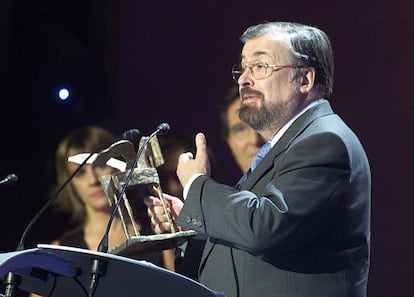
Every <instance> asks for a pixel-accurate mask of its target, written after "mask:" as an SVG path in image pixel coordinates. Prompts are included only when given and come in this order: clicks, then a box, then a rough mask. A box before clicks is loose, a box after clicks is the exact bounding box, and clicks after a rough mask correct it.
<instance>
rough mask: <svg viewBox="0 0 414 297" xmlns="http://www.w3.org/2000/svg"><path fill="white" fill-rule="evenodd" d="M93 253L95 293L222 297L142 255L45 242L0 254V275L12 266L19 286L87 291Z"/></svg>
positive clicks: (48, 292)
mask: <svg viewBox="0 0 414 297" xmlns="http://www.w3.org/2000/svg"><path fill="white" fill-rule="evenodd" d="M96 258H98V259H101V260H103V261H106V263H107V270H106V273H105V275H103V276H101V277H100V278H99V283H98V286H97V289H96V292H95V295H94V296H95V297H106V296H112V297H115V296H116V297H117V296H120V297H161V296H165V297H187V296H188V297H196V296H197V297H225V296H224V295H223V294H222V293H219V292H214V291H213V290H210V289H209V288H207V287H205V286H203V285H201V284H200V283H198V282H196V281H194V280H192V279H190V278H187V277H185V276H182V275H180V274H177V273H174V272H171V271H169V270H166V269H164V268H161V267H158V266H156V265H154V264H151V263H149V262H146V261H138V260H134V259H130V258H126V257H123V256H118V255H114V254H107V253H100V252H95V251H90V250H86V249H80V248H73V247H67V246H56V245H47V244H44V245H38V246H37V248H33V249H27V250H23V251H16V252H9V253H2V254H0V277H2V278H4V277H5V276H6V275H7V273H8V272H13V273H14V274H16V275H19V276H21V278H22V281H21V284H20V285H19V288H20V289H22V290H24V291H27V292H33V293H36V294H39V295H42V296H59V297H65V296H68V297H69V296H70V297H77V296H88V289H89V283H90V280H91V275H90V272H89V271H90V268H91V263H92V260H93V259H96ZM0 296H1V295H0Z"/></svg>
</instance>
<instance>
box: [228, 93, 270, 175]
mask: <svg viewBox="0 0 414 297" xmlns="http://www.w3.org/2000/svg"><path fill="white" fill-rule="evenodd" d="M239 108H240V96H239V89H238V87H237V86H234V87H231V88H230V89H229V90H228V92H227V94H226V95H225V96H224V97H223V100H222V102H221V104H220V123H221V132H222V133H221V134H222V136H223V139H224V140H225V141H226V142H227V144H228V146H229V148H230V150H231V153H232V154H233V157H234V160H235V161H236V163H237V165H238V166H239V167H240V169H241V171H242V172H246V171H247V169H249V167H250V163H251V162H252V160H253V157H254V156H255V155H256V153H257V152H258V150H259V148H260V147H261V146H262V145H263V143H264V141H263V138H262V137H261V136H260V134H258V133H257V132H256V131H254V130H253V129H252V128H251V127H250V126H249V125H248V124H246V123H245V122H242V121H241V120H240V117H239Z"/></svg>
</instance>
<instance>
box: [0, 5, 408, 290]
mask: <svg viewBox="0 0 414 297" xmlns="http://www.w3.org/2000/svg"><path fill="white" fill-rule="evenodd" d="M360 2H363V3H360ZM413 9H414V4H412V2H411V1H408V0H407V1H381V0H377V1H370V0H367V1H301V0H298V1H261V0H256V1H249V2H247V1H246V2H241V1H239V2H235V1H234V2H233V1H223V0H206V1H198V0H187V1H151V2H148V1H145V2H144V1H137V0H124V1H115V0H112V1H111V0H101V1H97V0H95V1H94V0H89V1H87V0H73V1H69V0H67V1H58V0H54V1H53V0H49V1H47V0H44V1H29V0H2V1H1V3H0V87H1V89H0V90H1V108H0V117H1V118H0V121H1V122H0V124H1V125H0V129H1V130H0V131H1V132H0V133H1V136H2V137H1V143H0V147H1V149H0V177H3V176H6V175H7V174H8V173H16V174H17V175H18V176H19V181H18V183H16V184H15V185H14V186H10V187H7V186H2V187H0V197H1V201H2V207H1V216H0V218H1V219H0V228H1V230H0V249H1V251H2V252H7V251H11V250H14V249H15V247H16V245H17V243H18V241H19V238H20V235H21V233H22V232H23V230H24V227H25V226H26V225H27V223H28V222H29V221H30V219H31V218H32V217H33V216H34V215H35V213H36V212H37V211H38V210H39V209H40V208H41V206H42V205H43V204H44V203H45V201H46V199H47V198H48V191H47V189H48V186H49V185H50V184H51V183H52V182H53V154H54V150H55V148H56V144H57V142H58V141H59V140H60V139H61V138H62V137H63V136H64V135H66V134H67V132H69V131H71V130H72V129H74V128H77V127H80V126H83V125H85V124H90V123H94V124H100V125H102V126H105V127H107V128H109V129H111V130H113V131H114V132H116V133H121V132H123V131H125V130H128V129H130V128H138V129H140V130H141V132H142V133H143V134H144V135H149V134H150V133H151V132H152V130H153V129H154V128H155V127H156V126H157V125H158V124H159V123H161V122H168V123H169V124H170V125H171V127H172V129H173V131H176V132H179V133H181V134H184V135H187V136H189V137H193V136H194V134H195V133H196V132H198V131H203V132H205V133H206V135H207V140H208V142H209V144H210V146H211V147H212V149H213V151H214V152H215V158H216V164H217V166H216V167H215V170H214V172H213V175H214V176H215V177H216V179H217V180H220V181H223V182H227V183H234V182H235V181H236V180H237V179H238V177H239V175H240V173H239V172H238V169H237V167H236V165H235V164H234V162H233V160H232V159H231V158H230V151H229V149H228V148H227V146H226V144H225V143H224V141H223V140H222V139H221V138H220V133H219V125H218V116H217V106H218V102H219V101H220V99H221V97H222V96H223V94H224V93H225V92H226V90H227V88H228V87H229V86H230V85H231V84H232V83H233V82H232V80H231V75H230V69H231V65H232V64H233V63H235V62H237V61H238V57H239V53H240V49H241V43H240V42H239V40H238V38H239V36H240V35H241V33H242V32H243V31H244V29H245V28H246V27H247V26H249V25H252V24H256V23H258V22H262V21H266V20H284V21H296V22H303V23H307V24H311V25H317V26H319V27H320V28H321V29H323V30H324V31H325V32H327V34H328V35H329V36H330V38H331V41H332V44H333V48H334V52H335V60H336V61H335V67H336V69H335V86H334V96H333V97H332V100H331V104H332V105H333V107H334V109H335V110H336V112H337V113H339V114H340V115H341V116H342V117H343V118H344V119H345V120H346V122H347V123H348V124H349V125H350V126H351V128H352V129H353V130H354V131H355V132H356V133H357V134H358V135H359V137H360V139H361V141H362V142H363V144H364V146H365V148H366V150H367V153H368V156H369V159H370V161H371V166H372V180H373V189H372V257H371V273H370V279H369V296H370V297H376V296H386V297H389V296H393V297H405V296H407V297H411V296H414V282H413V281H412V277H413V275H414V271H413V270H414V264H413V256H412V251H413V248H414V236H413V231H412V230H413V219H412V216H413V215H412V213H413V212H414V202H413V201H414V200H413V198H414V197H413V193H412V184H413V182H414V179H413V177H412V174H411V171H412V170H413V168H414V166H413V163H414V162H413V157H412V151H413V150H414V145H413V142H414V141H413V129H412V125H411V121H412V117H413V111H414V104H413V92H414V84H413V82H412V80H413V75H412V72H413V69H414V68H413V66H414V63H413V62H414V58H413V52H414V29H413V27H414V21H413V17H414V15H413V13H412V11H413ZM61 86H66V87H70V88H71V90H72V91H73V92H72V97H71V99H70V100H69V101H68V102H64V103H62V102H58V101H57V100H56V90H57V89H58V87H61ZM321 149H323V148H321ZM58 230H59V224H58V223H54V222H51V221H50V215H49V214H46V215H45V217H43V218H41V219H40V220H39V222H38V223H37V224H36V225H35V226H34V229H33V232H32V233H31V234H30V236H29V238H28V241H27V244H26V246H27V247H31V246H33V245H34V244H35V243H36V242H48V241H49V240H51V239H52V238H54V236H56V233H57V232H58Z"/></svg>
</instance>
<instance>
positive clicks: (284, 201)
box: [178, 133, 350, 253]
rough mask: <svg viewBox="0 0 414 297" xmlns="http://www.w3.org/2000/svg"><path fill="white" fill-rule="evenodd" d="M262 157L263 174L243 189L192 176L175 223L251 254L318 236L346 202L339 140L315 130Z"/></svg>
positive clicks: (346, 171) (344, 154)
mask: <svg viewBox="0 0 414 297" xmlns="http://www.w3.org/2000/svg"><path fill="white" fill-rule="evenodd" d="M269 157H271V156H269ZM266 158H268V156H266ZM266 158H265V159H264V160H263V161H262V162H266V163H267V164H269V165H268V166H266V168H264V167H265V166H261V167H260V168H259V167H258V168H257V170H260V171H263V174H261V175H260V178H258V180H257V182H256V183H254V185H253V186H252V187H251V188H250V189H248V190H242V191H237V190H235V188H233V187H230V186H226V185H223V184H220V183H218V182H216V181H214V180H213V179H211V178H209V177H206V176H200V177H198V178H197V179H196V180H195V181H194V183H193V184H192V186H191V188H190V191H189V194H188V197H187V200H186V202H185V205H184V207H183V209H182V211H181V214H180V216H179V218H178V223H179V224H181V225H182V226H184V227H186V228H189V229H193V230H196V231H198V232H200V233H203V234H206V235H207V236H209V237H212V238H215V239H216V240H219V241H221V242H222V243H224V244H226V245H229V246H234V247H237V248H241V249H244V250H247V251H249V252H252V253H254V252H260V251H262V250H265V249H268V248H270V247H277V248H278V250H280V251H281V252H283V251H284V250H287V249H292V248H297V247H299V246H301V245H302V244H304V243H306V242H310V241H312V240H315V239H316V238H318V236H320V235H321V234H322V233H323V232H325V231H326V230H327V229H328V228H329V226H330V225H331V224H332V223H333V222H334V220H335V218H336V217H337V216H339V215H340V214H339V213H340V212H341V211H343V209H344V206H345V203H346V197H347V191H348V185H349V176H350V165H349V154H348V151H347V148H346V146H345V144H344V143H343V141H342V140H341V138H340V137H338V136H337V135H335V134H333V133H320V134H316V135H312V136H309V137H306V138H304V139H302V140H300V141H298V142H296V143H294V144H292V145H291V146H290V147H289V148H288V149H287V150H285V151H284V152H282V153H281V154H279V155H277V157H275V158H274V159H273V160H268V159H266ZM252 175H253V174H252ZM256 176H258V175H257V174H256ZM249 178H250V177H249ZM252 178H253V176H252Z"/></svg>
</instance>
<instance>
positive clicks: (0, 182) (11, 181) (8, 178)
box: [0, 173, 19, 185]
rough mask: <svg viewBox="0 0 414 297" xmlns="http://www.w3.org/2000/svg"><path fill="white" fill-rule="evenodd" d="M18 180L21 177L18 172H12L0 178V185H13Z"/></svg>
mask: <svg viewBox="0 0 414 297" xmlns="http://www.w3.org/2000/svg"><path fill="white" fill-rule="evenodd" d="M18 180H19V178H18V177H17V175H16V174H14V173H10V174H8V175H7V176H6V177H5V178H3V179H2V180H0V185H13V184H15V183H16V182H17V181H18Z"/></svg>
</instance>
